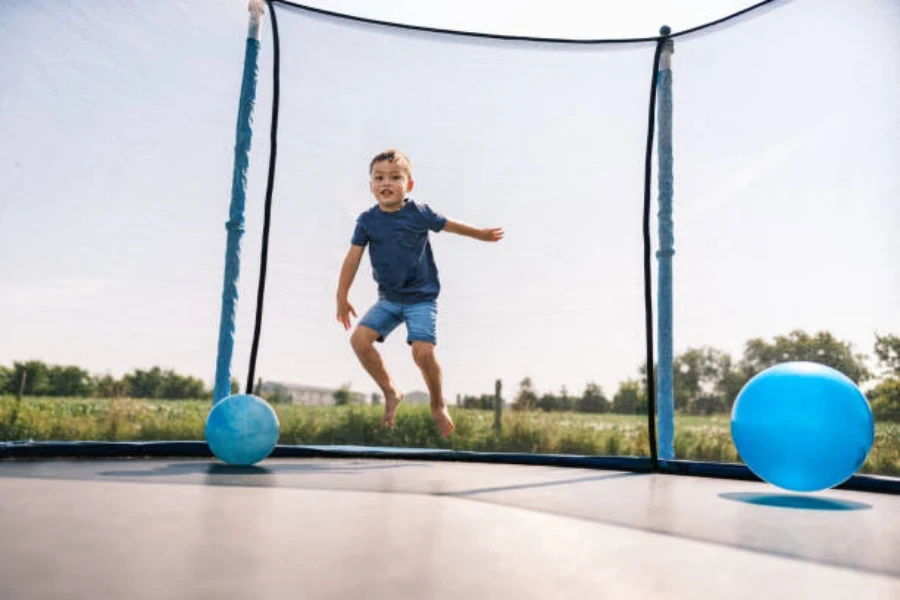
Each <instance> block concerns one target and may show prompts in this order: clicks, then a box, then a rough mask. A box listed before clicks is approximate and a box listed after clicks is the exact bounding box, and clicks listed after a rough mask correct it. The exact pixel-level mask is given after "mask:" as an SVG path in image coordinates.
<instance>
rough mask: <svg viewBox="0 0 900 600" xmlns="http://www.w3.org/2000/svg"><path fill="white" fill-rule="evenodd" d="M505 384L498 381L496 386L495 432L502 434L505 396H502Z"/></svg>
mask: <svg viewBox="0 0 900 600" xmlns="http://www.w3.org/2000/svg"><path fill="white" fill-rule="evenodd" d="M502 389H503V384H502V383H501V382H500V380H499V379H498V380H497V382H496V383H495V384H494V431H495V432H497V433H500V430H501V429H502V428H503V396H502V395H501V394H500V392H501V390H502Z"/></svg>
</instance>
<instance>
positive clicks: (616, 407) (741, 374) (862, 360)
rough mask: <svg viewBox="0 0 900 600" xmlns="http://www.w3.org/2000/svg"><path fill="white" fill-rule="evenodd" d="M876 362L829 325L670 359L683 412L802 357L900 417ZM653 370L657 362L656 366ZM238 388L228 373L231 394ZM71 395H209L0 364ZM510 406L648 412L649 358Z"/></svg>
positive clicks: (897, 383)
mask: <svg viewBox="0 0 900 600" xmlns="http://www.w3.org/2000/svg"><path fill="white" fill-rule="evenodd" d="M873 350H874V356H875V362H876V368H874V369H872V368H870V367H869V366H868V360H869V357H868V356H866V355H864V354H860V353H857V352H856V351H855V350H854V349H853V346H852V344H850V343H848V342H845V341H842V340H839V339H837V338H835V337H834V335H832V334H831V333H829V332H827V331H821V332H818V333H816V334H814V335H811V334H808V333H806V332H804V331H801V330H795V331H792V332H790V333H789V334H787V335H782V336H776V337H775V338H774V339H772V340H770V341H767V340H764V339H761V338H754V339H751V340H748V341H747V342H746V343H745V345H744V350H743V354H742V356H741V358H740V359H739V360H737V361H735V360H734V359H733V358H732V357H731V356H730V355H729V354H728V353H726V352H723V351H721V350H718V349H716V348H712V347H709V346H704V347H700V348H689V349H687V350H686V351H684V352H683V353H681V354H679V355H678V356H676V357H675V358H674V361H673V367H674V369H673V370H674V373H673V374H674V381H673V384H674V396H675V398H674V399H675V410H676V411H678V412H681V413H684V414H693V415H708V414H716V413H727V412H729V411H730V410H731V407H732V404H733V403H734V400H735V399H736V398H737V395H738V392H740V390H741V388H742V387H743V386H744V384H745V383H747V381H749V380H750V378H752V377H753V376H754V375H756V374H757V373H759V372H760V371H763V370H765V369H767V368H769V367H771V366H774V365H776V364H779V363H783V362H788V361H796V360H804V361H812V362H818V363H821V364H824V365H828V366H830V367H832V368H835V369H837V370H838V371H840V372H842V373H844V374H845V375H846V376H847V377H849V378H850V379H852V380H853V381H854V382H856V383H857V384H863V383H867V382H871V383H874V385H873V386H871V389H869V390H868V392H867V396H868V399H869V402H870V403H871V405H872V409H873V412H874V413H875V416H876V418H877V419H879V420H891V421H900V336H898V335H894V334H888V335H879V334H877V333H876V334H875V345H874V348H873ZM654 371H655V367H654ZM237 392H238V383H237V381H236V380H234V379H232V382H231V393H237ZM19 393H21V394H22V395H26V396H76V397H102V398H117V397H130V398H156V399H181V398H210V397H211V396H212V390H209V389H207V388H206V386H205V385H204V383H203V381H202V380H201V379H199V378H196V377H192V376H189V375H182V374H179V373H176V372H174V371H172V370H168V369H163V368H161V367H158V366H157V367H152V368H150V369H146V370H145V369H135V370H133V371H132V372H130V373H128V374H126V375H124V376H123V377H122V378H120V379H116V378H114V377H112V376H111V375H108V374H107V375H92V374H90V373H88V372H87V371H85V370H84V369H81V368H79V367H76V366H71V365H65V366H61V365H48V364H46V363H44V362H41V361H38V360H30V361H24V362H14V363H13V365H12V367H6V366H3V365H0V395H3V394H7V395H15V394H19ZM335 394H336V395H335V400H336V403H337V404H347V403H349V402H350V398H351V394H350V392H349V388H347V389H345V388H343V387H342V388H341V389H340V390H338V392H336V393H335ZM459 404H460V406H462V407H464V408H480V409H486V410H491V409H493V408H494V395H493V394H482V395H480V396H470V395H467V396H463V397H462V398H460V399H459ZM509 404H510V407H511V408H512V409H513V410H522V411H528V410H542V411H548V412H549V411H574V412H584V413H619V414H646V412H647V390H646V364H645V365H643V366H641V368H639V369H638V376H637V377H634V378H629V379H626V380H625V381H622V382H621V383H620V384H619V387H618V389H617V390H616V392H615V393H614V394H613V395H612V397H609V396H608V395H607V394H606V392H605V391H604V390H603V389H602V387H601V386H599V385H597V384H596V383H593V382H588V383H587V385H586V386H585V388H584V390H582V391H581V393H577V394H573V393H570V392H569V391H568V390H567V389H566V388H565V387H563V389H561V390H560V391H559V392H558V393H552V392H548V393H540V392H538V391H537V390H536V389H535V388H534V385H533V383H532V380H531V379H530V378H529V377H525V378H524V379H523V380H522V381H521V382H520V383H519V388H518V390H517V392H516V394H515V396H514V398H513V399H512V402H510V403H509Z"/></svg>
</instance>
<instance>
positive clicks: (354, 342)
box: [350, 329, 372, 353]
mask: <svg viewBox="0 0 900 600" xmlns="http://www.w3.org/2000/svg"><path fill="white" fill-rule="evenodd" d="M350 345H351V346H352V347H353V350H354V351H355V352H357V353H359V352H363V351H364V350H366V349H367V348H371V347H372V339H371V338H370V336H368V335H366V334H365V332H364V331H362V330H360V329H357V330H356V331H354V332H353V334H352V335H351V336H350Z"/></svg>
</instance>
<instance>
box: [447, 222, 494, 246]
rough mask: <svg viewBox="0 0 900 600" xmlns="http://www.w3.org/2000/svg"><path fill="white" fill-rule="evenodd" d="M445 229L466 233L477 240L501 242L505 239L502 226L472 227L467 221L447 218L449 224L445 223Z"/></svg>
mask: <svg viewBox="0 0 900 600" xmlns="http://www.w3.org/2000/svg"><path fill="white" fill-rule="evenodd" d="M444 231H446V232H448V233H456V234H459V235H464V236H466V237H470V238H475V239H476V240H481V241H482V242H499V241H500V240H501V239H503V228H502V227H484V228H478V227H472V226H471V225H466V224H465V223H460V222H459V221H453V220H451V219H447V224H446V225H444Z"/></svg>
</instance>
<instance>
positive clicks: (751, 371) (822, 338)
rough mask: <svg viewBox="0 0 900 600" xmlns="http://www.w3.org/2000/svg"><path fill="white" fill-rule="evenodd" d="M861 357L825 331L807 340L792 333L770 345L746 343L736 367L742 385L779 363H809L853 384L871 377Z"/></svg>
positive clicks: (802, 333)
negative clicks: (825, 368) (821, 366)
mask: <svg viewBox="0 0 900 600" xmlns="http://www.w3.org/2000/svg"><path fill="white" fill-rule="evenodd" d="M865 359H866V357H865V355H862V354H857V353H855V352H854V351H853V345H852V344H850V343H849V342H844V341H841V340H838V339H837V338H835V337H834V336H833V335H832V334H831V333H829V332H827V331H820V332H818V333H817V334H816V335H814V336H811V335H809V334H808V333H806V332H805V331H801V330H795V331H792V332H791V333H789V334H788V335H781V336H776V337H775V339H774V340H773V341H772V342H766V341H765V340H763V339H760V338H754V339H751V340H749V341H747V343H746V345H745V346H744V356H743V358H742V359H741V362H740V364H739V369H740V370H741V371H742V375H743V376H744V378H745V379H744V381H745V382H746V381H748V380H749V379H750V378H751V377H753V376H754V375H756V374H757V373H759V372H760V371H763V370H765V369H768V368H769V367H773V366H775V365H777V364H779V363H784V362H790V361H810V362H816V363H819V364H823V365H826V366H829V367H831V368H833V369H837V370H838V371H840V372H841V373H843V374H844V375H846V376H847V377H849V378H850V379H852V380H853V381H854V382H856V383H861V382H863V381H866V380H867V379H869V378H871V377H872V374H871V372H869V370H868V369H867V368H866V365H865Z"/></svg>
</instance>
